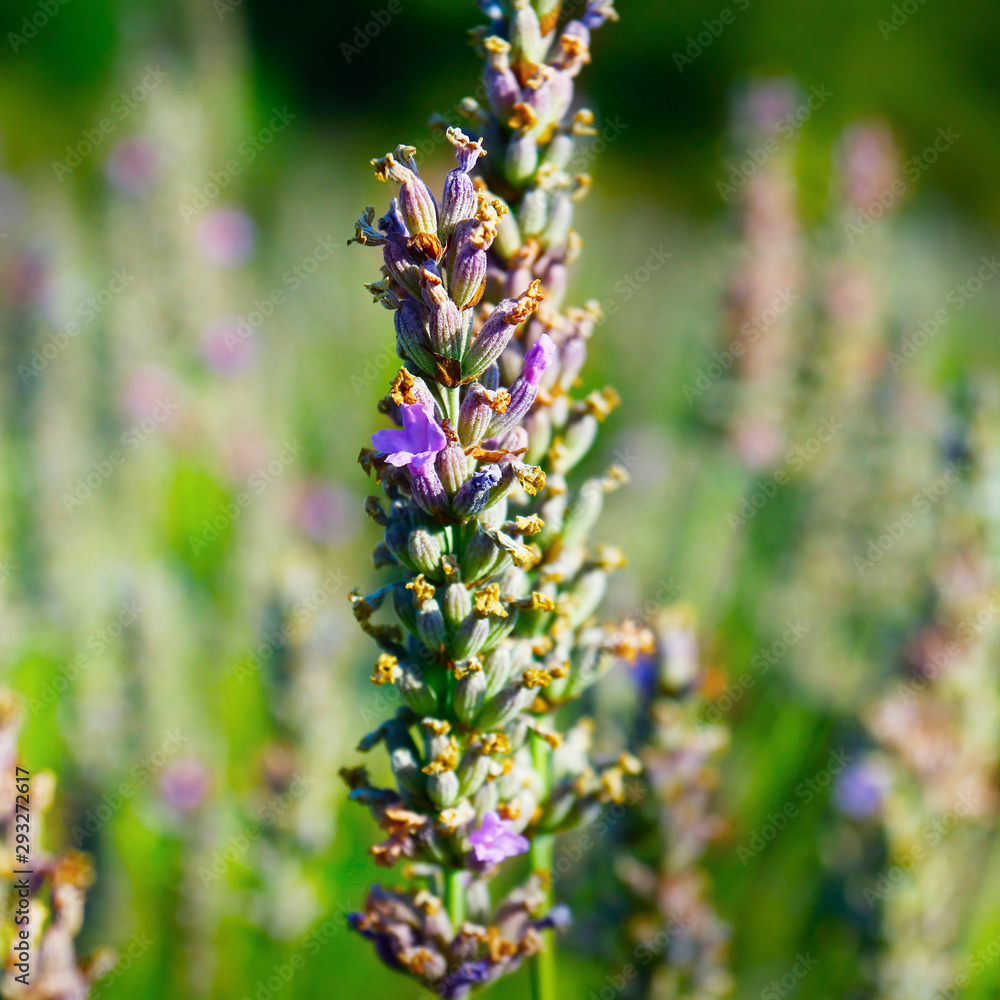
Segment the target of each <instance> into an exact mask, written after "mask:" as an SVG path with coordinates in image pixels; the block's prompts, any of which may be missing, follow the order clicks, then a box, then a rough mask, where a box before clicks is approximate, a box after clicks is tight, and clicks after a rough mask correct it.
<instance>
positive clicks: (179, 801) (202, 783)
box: [160, 757, 212, 813]
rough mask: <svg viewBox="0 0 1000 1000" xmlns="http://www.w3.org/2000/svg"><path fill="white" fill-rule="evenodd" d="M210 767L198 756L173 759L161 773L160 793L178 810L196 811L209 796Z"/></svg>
mask: <svg viewBox="0 0 1000 1000" xmlns="http://www.w3.org/2000/svg"><path fill="white" fill-rule="evenodd" d="M211 783H212V781H211V776H210V775H209V773H208V768H207V767H205V765H204V764H203V763H202V762H201V761H200V760H198V759H197V758H196V757H184V758H182V759H181V760H175V761H171V762H170V763H169V764H167V765H166V766H165V767H164V769H163V773H162V774H161V775H160V795H162V796H163V801H164V802H166V803H167V804H168V805H170V806H172V807H173V808H174V809H176V810H178V812H184V813H189V812H194V811H195V810H196V809H197V808H199V807H200V806H201V805H202V804H203V803H204V801H205V799H206V797H207V796H208V792H209V789H210V787H211Z"/></svg>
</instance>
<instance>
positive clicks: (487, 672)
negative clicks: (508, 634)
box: [483, 644, 513, 698]
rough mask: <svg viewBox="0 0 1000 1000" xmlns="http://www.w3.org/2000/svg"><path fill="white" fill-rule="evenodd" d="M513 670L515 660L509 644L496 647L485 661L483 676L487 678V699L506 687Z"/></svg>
mask: <svg viewBox="0 0 1000 1000" xmlns="http://www.w3.org/2000/svg"><path fill="white" fill-rule="evenodd" d="M512 669H513V658H512V656H511V650H510V646H509V644H502V645H499V646H497V647H496V649H494V650H493V651H492V652H491V653H490V654H489V655H488V656H487V657H486V658H485V659H484V661H483V675H484V676H485V677H486V697H487V698H492V697H493V696H494V695H495V694H497V693H498V692H500V691H501V690H503V688H504V687H506V685H507V682H508V681H509V680H510V677H511V671H512Z"/></svg>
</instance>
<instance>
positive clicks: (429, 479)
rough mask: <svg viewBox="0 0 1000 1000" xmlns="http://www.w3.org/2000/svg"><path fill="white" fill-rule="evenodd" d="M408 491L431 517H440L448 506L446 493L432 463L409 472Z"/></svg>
mask: <svg viewBox="0 0 1000 1000" xmlns="http://www.w3.org/2000/svg"><path fill="white" fill-rule="evenodd" d="M410 493H411V494H412V496H413V499H414V500H416V502H417V504H418V505H419V506H420V509H421V510H423V511H425V512H426V513H428V514H430V515H431V517H435V518H439V517H441V516H442V515H443V514H444V513H445V511H446V510H447V508H448V495H447V494H446V493H445V491H444V487H443V486H442V485H441V480H440V478H439V477H438V474H437V472H436V471H435V470H434V466H432V465H428V466H425V467H424V468H422V469H420V470H419V471H411V472H410Z"/></svg>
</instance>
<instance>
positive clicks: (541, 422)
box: [524, 407, 552, 465]
mask: <svg viewBox="0 0 1000 1000" xmlns="http://www.w3.org/2000/svg"><path fill="white" fill-rule="evenodd" d="M524 429H525V430H526V431H527V432H528V450H527V451H526V452H525V454H524V460H525V461H526V462H527V463H528V464H529V465H540V464H541V462H542V460H543V459H544V458H545V456H546V455H547V454H548V451H549V447H550V446H551V445H552V415H551V413H550V412H549V409H548V407H539V408H538V409H536V410H533V411H532V412H531V413H529V414H528V416H527V417H525V418H524Z"/></svg>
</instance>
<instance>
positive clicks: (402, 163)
mask: <svg viewBox="0 0 1000 1000" xmlns="http://www.w3.org/2000/svg"><path fill="white" fill-rule="evenodd" d="M415 152H416V149H414V148H413V146H397V147H396V152H395V154H393V153H386V155H385V156H384V157H382V158H381V159H379V160H372V166H373V167H374V168H375V176H376V177H378V179H379V180H381V181H392V182H393V183H396V184H399V185H400V188H399V211H400V212H401V214H402V216H403V221H404V222H405V223H406V227H407V228H408V229H409V231H410V233H411V235H412V234H414V233H433V234H434V235H435V236H436V235H437V231H438V226H437V205H436V204H435V202H434V195H432V194H431V192H430V189H429V188H428V187H427V185H426V184H425V183H424V182H423V181H422V180H421V179H420V175H419V174H418V173H417V165H416V163H415V162H414V160H413V154H414V153H415Z"/></svg>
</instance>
